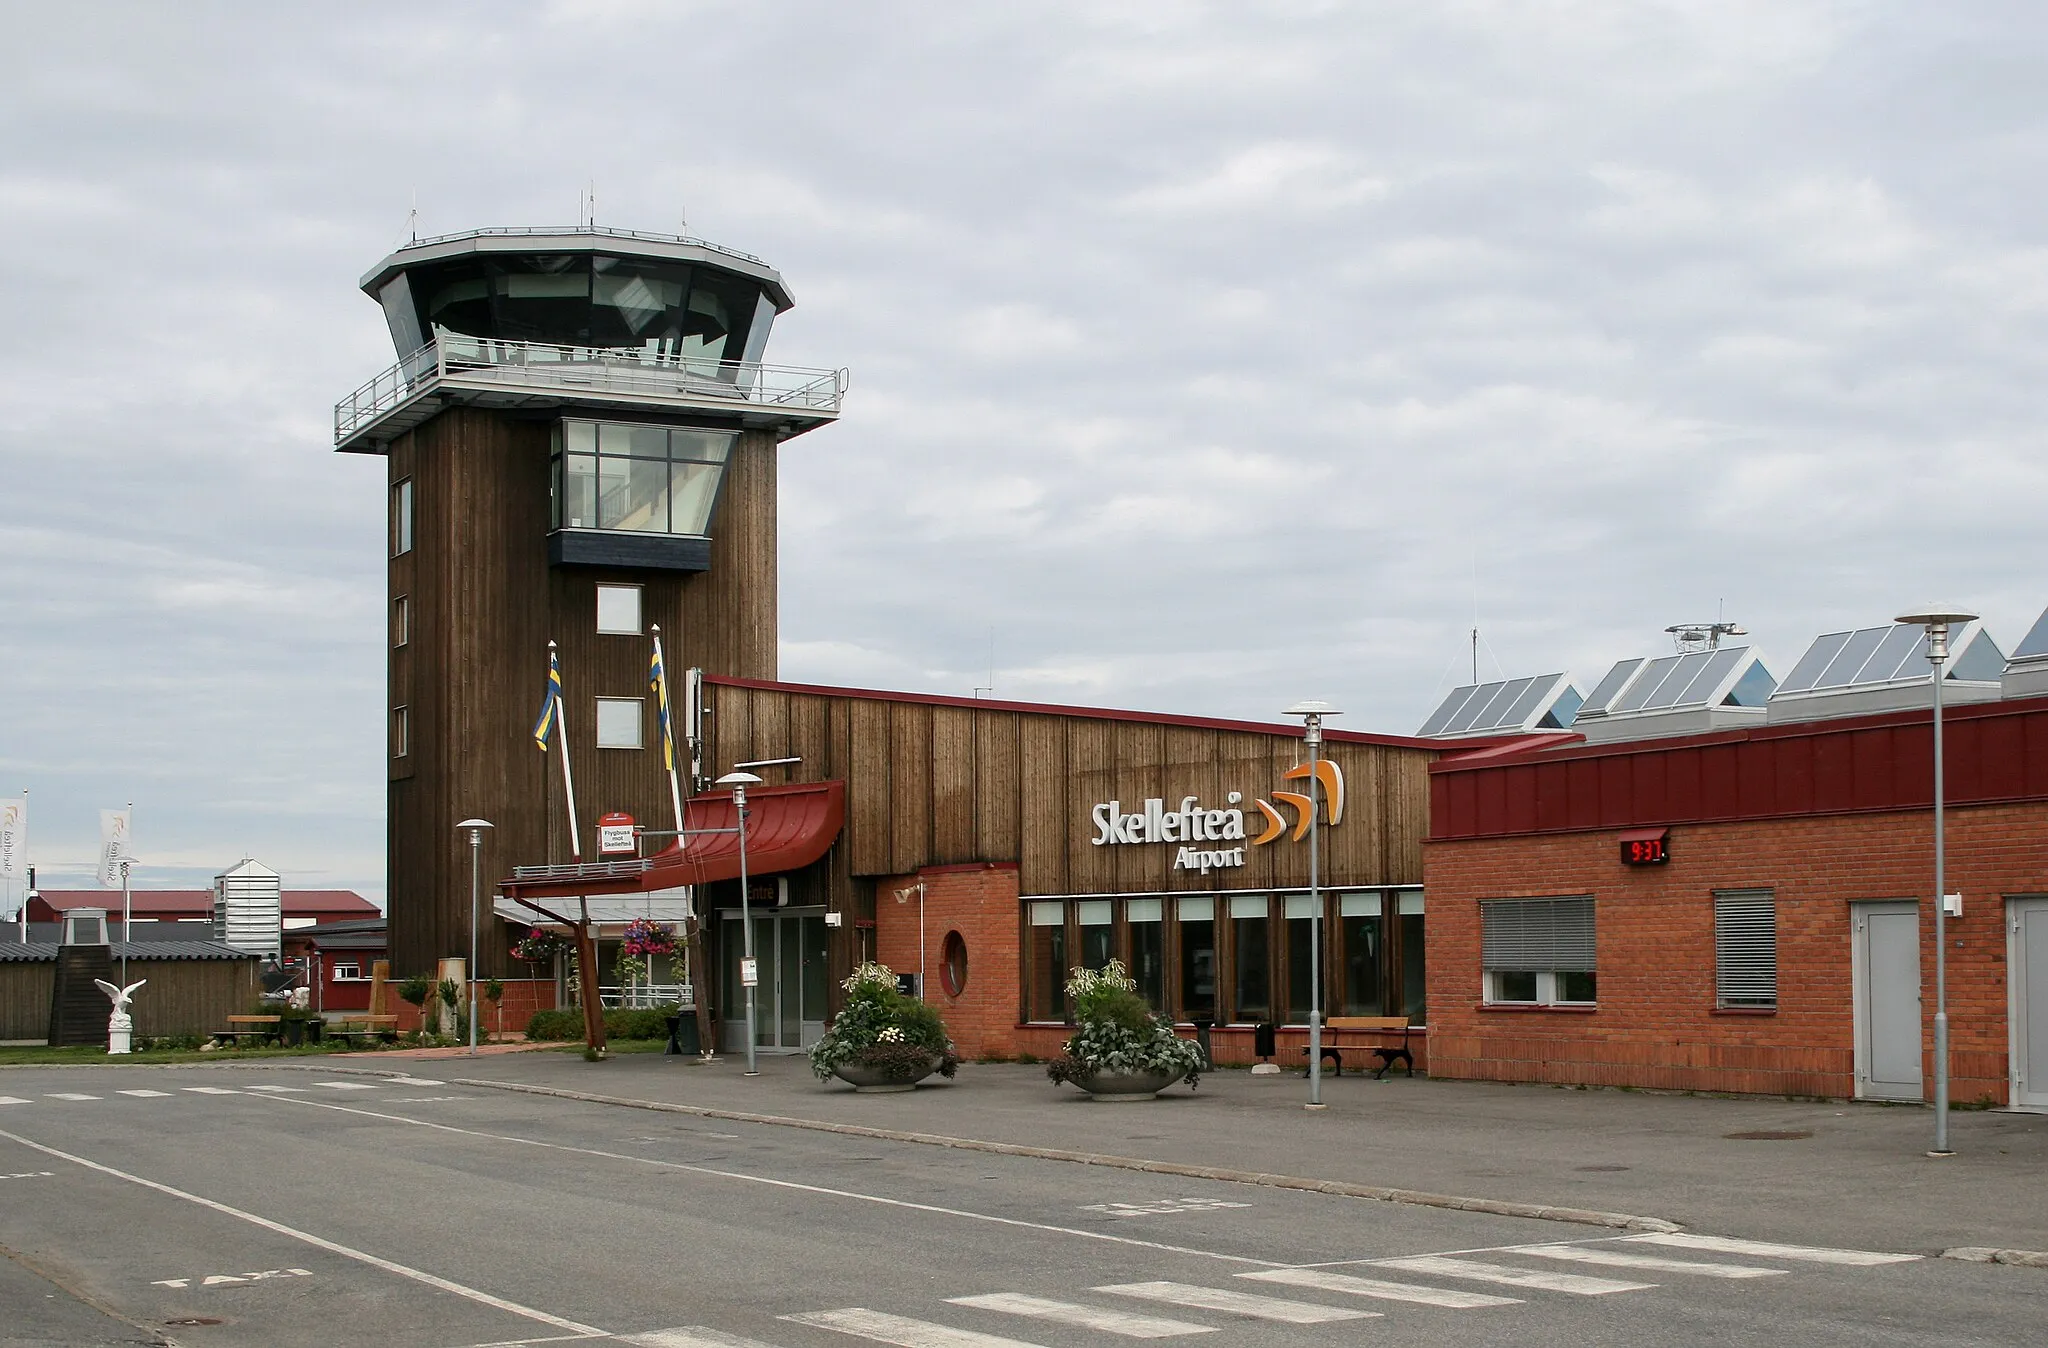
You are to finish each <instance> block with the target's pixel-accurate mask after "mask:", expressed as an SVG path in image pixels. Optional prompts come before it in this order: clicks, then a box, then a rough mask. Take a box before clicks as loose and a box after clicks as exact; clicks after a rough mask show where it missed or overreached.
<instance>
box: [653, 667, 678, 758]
mask: <svg viewBox="0 0 2048 1348" xmlns="http://www.w3.org/2000/svg"><path fill="white" fill-rule="evenodd" d="M647 686H648V687H649V688H650V689H652V690H653V692H654V715H655V719H656V720H658V721H659V722H660V723H661V765H662V766H663V767H664V768H666V769H667V770H668V771H670V772H674V771H675V770H676V732H675V726H674V724H673V723H672V722H671V721H670V720H669V715H668V676H667V675H666V674H664V673H663V672H662V669H661V646H660V645H659V644H657V645H656V646H655V648H654V654H653V655H652V656H650V657H649V658H648V662H647Z"/></svg>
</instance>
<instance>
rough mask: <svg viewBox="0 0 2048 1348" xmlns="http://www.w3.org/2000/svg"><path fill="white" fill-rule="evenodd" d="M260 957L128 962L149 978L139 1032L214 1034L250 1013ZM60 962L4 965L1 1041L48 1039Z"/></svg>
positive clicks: (133, 971) (133, 974)
mask: <svg viewBox="0 0 2048 1348" xmlns="http://www.w3.org/2000/svg"><path fill="white" fill-rule="evenodd" d="M261 967H262V966H261V964H260V962H259V961H257V960H253V959H248V960H227V959H222V960H137V959H131V960H129V961H128V981H129V982H131V983H132V982H135V981H136V980H137V979H148V980H149V986H148V987H146V988H144V989H143V990H142V991H141V992H139V993H137V994H136V997H135V1009H134V1017H135V1033H136V1034H138V1035H168V1034H211V1033H213V1032H214V1031H215V1030H219V1029H225V1028H226V1026H227V1018H228V1017H229V1016H231V1015H236V1014H238V1013H240V1012H243V1011H247V1010H248V1009H249V1008H250V1004H251V1003H253V1002H254V1001H255V1000H256V998H257V997H258V995H260V994H261V992H262V984H261V982H260V980H259V977H258V975H259V973H260V970H261ZM56 969H57V964H56V961H54V960H51V961H47V962H45V961H30V960H10V961H8V962H6V963H4V964H0V1039H33V1040H36V1041H37V1042H39V1043H40V1042H42V1041H43V1039H44V1038H45V1037H46V1036H47V1035H48V1034H49V1031H50V985H51V983H52V981H53V980H54V978H55V976H56Z"/></svg>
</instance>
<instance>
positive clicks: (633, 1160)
mask: <svg viewBox="0 0 2048 1348" xmlns="http://www.w3.org/2000/svg"><path fill="white" fill-rule="evenodd" d="M263 1098H276V1099H277V1103H278V1104H281V1105H305V1106H308V1107H309V1108H312V1109H331V1110H333V1111H334V1112H336V1113H337V1114H354V1115H356V1116H357V1117H358V1118H364V1119H383V1120H385V1121H386V1122H389V1123H403V1124H407V1125H409V1126H411V1127H414V1128H431V1129H433V1130H435V1131H436V1132H442V1133H454V1134H456V1135H457V1136H459V1137H480V1138H484V1139H486V1140H488V1141H491V1142H510V1143H512V1144H513V1145H514V1146H520V1147H539V1148H541V1149H542V1150H544V1151H565V1152H568V1153H569V1154H571V1155H573V1156H600V1157H603V1158H604V1159H605V1160H607V1161H625V1162H627V1163H628V1164H630V1165H646V1166H653V1167H655V1168H656V1169H658V1170H680V1171H683V1172H685V1173H687V1174H692V1175H710V1176H712V1177H713V1178H715V1179H728V1180H738V1181H739V1182H741V1183H742V1184H762V1185H766V1186H767V1187H769V1188H771V1189H788V1190H791V1191H793V1192H795V1193H805V1194H822V1195H824V1196H825V1197H827V1198H851V1199H855V1200H857V1201H859V1202H862V1203H874V1204H877V1205H879V1206H881V1207H886V1208H901V1209H903V1210H904V1211H906V1212H929V1213H933V1214H935V1215H937V1216H941V1217H963V1218H965V1219H967V1220H968V1221H974V1222H987V1223H989V1224H990V1225H992V1226H1014V1227H1018V1228H1020V1229H1022V1230H1026V1231H1045V1232H1049V1233H1051V1234H1052V1235H1056V1236H1074V1237H1076V1238H1078V1239H1081V1240H1093V1241H1100V1242H1102V1243H1104V1244H1109V1245H1129V1246H1132V1247H1133V1248H1136V1249H1140V1250H1161V1251H1164V1252H1165V1253H1167V1254H1187V1255H1193V1256H1195V1257H1197V1258H1200V1259H1215V1260H1219V1261H1221V1262H1223V1263H1226V1264H1254V1265H1257V1266H1258V1267H1260V1268H1284V1267H1286V1265H1284V1264H1281V1263H1278V1262H1276V1261H1274V1260H1271V1259H1254V1258H1252V1257H1251V1256H1250V1255H1245V1254H1224V1253H1221V1252H1220V1251H1217V1250H1199V1249H1195V1248H1193V1247H1192V1246H1187V1245H1169V1244H1167V1243H1166V1242H1164V1241H1158V1240H1139V1239H1137V1238H1136V1237H1133V1236H1113V1235H1111V1234H1109V1233H1108V1232H1107V1231H1088V1230H1084V1229H1082V1228H1080V1227H1075V1226H1053V1225H1051V1224H1050V1223H1047V1222H1027V1221H1025V1220H1024V1219H1023V1218H1021V1217H998V1216H996V1215H995V1214H994V1213H990V1212H969V1211H967V1210H966V1209H964V1208H947V1207H940V1206H939V1205H937V1204H935V1203H914V1202H912V1201H910V1200H909V1199H907V1198H885V1197H883V1196H882V1195H881V1194H864V1193H859V1192H857V1191H855V1190H852V1189H830V1188H827V1187H825V1186H824V1185H822V1184H804V1183H801V1182H799V1181H797V1180H786V1179H774V1178H772V1177H770V1176H768V1175H749V1174H747V1173H745V1172H744V1171H739V1170H719V1169H716V1168H714V1167H712V1166H706V1165H690V1164H689V1163H687V1162H684V1161H663V1160H658V1159H656V1158H655V1157H652V1156H631V1155H628V1154H627V1153H625V1152H618V1151H601V1150H599V1149H597V1148H595V1147H572V1146H569V1145H568V1144H567V1143H563V1142H542V1141H541V1140H540V1139H538V1138H532V1137H514V1136H513V1135H511V1134H510V1133H487V1132H484V1131H483V1130H481V1129H478V1128H459V1127H457V1126H456V1125H454V1124H452V1123H436V1122H434V1121H433V1120H431V1119H415V1118H409V1117H407V1116H406V1115H404V1114H384V1113H380V1112H378V1111H377V1110H374V1109H357V1108H355V1107H354V1106H351V1105H330V1104H326V1103H324V1102H322V1101H319V1100H290V1099H284V1098H281V1097H263Z"/></svg>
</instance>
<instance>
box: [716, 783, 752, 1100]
mask: <svg viewBox="0 0 2048 1348" xmlns="http://www.w3.org/2000/svg"><path fill="white" fill-rule="evenodd" d="M760 784H761V779H760V778H759V777H756V776H755V775H754V774H753V773H751V772H728V773H726V774H725V776H723V777H720V778H719V779H718V782H717V785H719V786H729V787H731V788H732V809H733V814H734V815H735V817H736V818H735V822H736V823H738V825H739V830H740V940H741V943H742V944H741V947H740V948H741V953H742V955H743V957H744V960H745V963H744V964H743V966H742V967H743V968H744V969H748V970H751V971H753V974H754V977H752V978H742V979H741V980H740V981H741V982H742V983H743V984H745V985H746V990H747V1075H748V1076H750V1077H757V1076H759V1075H761V1069H760V1067H759V1066H758V1065H757V1064H756V1062H755V1060H754V990H755V985H756V984H757V983H759V982H760V978H761V966H760V965H758V964H756V963H755V962H754V916H753V911H752V909H751V908H750V907H749V905H748V895H747V788H748V787H750V786H759V785H760Z"/></svg>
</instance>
